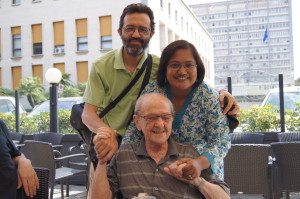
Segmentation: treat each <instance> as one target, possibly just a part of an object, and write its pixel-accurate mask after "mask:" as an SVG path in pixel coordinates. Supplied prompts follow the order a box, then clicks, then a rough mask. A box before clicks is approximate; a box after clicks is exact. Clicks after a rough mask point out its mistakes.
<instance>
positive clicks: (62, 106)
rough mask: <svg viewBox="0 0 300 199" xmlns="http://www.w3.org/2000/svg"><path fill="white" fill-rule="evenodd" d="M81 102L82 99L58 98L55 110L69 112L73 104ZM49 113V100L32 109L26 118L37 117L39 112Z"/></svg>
mask: <svg viewBox="0 0 300 199" xmlns="http://www.w3.org/2000/svg"><path fill="white" fill-rule="evenodd" d="M81 102H83V100H82V97H64V98H58V102H57V108H58V110H71V109H72V106H73V105H74V104H77V103H81ZM49 111H50V103H49V100H47V101H44V102H43V103H41V104H40V105H37V106H36V107H34V109H33V110H32V111H31V112H30V113H29V114H28V117H32V116H34V115H38V114H40V113H41V112H49Z"/></svg>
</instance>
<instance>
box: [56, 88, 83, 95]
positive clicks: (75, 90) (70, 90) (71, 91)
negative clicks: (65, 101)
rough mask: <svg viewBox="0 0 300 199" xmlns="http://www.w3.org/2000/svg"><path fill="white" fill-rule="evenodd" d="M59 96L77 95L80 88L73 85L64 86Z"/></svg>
mask: <svg viewBox="0 0 300 199" xmlns="http://www.w3.org/2000/svg"><path fill="white" fill-rule="evenodd" d="M59 96H60V97H78V96H80V90H79V89H78V88H76V87H74V86H64V90H63V92H62V93H61V94H60V95H59Z"/></svg>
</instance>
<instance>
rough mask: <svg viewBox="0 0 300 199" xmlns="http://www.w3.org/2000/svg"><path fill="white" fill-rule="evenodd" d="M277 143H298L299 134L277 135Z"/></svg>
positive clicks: (299, 139)
mask: <svg viewBox="0 0 300 199" xmlns="http://www.w3.org/2000/svg"><path fill="white" fill-rule="evenodd" d="M277 138H278V141H279V142H290V141H300V132H289V133H277Z"/></svg>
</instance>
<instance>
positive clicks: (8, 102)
mask: <svg viewBox="0 0 300 199" xmlns="http://www.w3.org/2000/svg"><path fill="white" fill-rule="evenodd" d="M15 110H16V100H15V98H14V97H9V96H0V112H1V113H14V112H15ZM19 111H20V114H22V113H26V111H25V109H24V108H23V106H22V105H21V104H19Z"/></svg>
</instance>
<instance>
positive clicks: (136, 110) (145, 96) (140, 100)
mask: <svg viewBox="0 0 300 199" xmlns="http://www.w3.org/2000/svg"><path fill="white" fill-rule="evenodd" d="M157 96H160V97H162V98H164V99H165V100H166V102H167V103H168V104H169V106H170V109H171V113H172V114H174V113H175V110H174V106H173V104H172V102H171V101H170V100H169V99H168V98H167V97H166V96H165V95H163V94H161V93H146V94H143V95H141V96H140V97H139V98H138V99H137V101H136V103H135V107H134V113H135V114H138V113H139V112H140V111H141V109H142V106H143V102H144V101H145V99H149V98H153V97H157Z"/></svg>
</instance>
